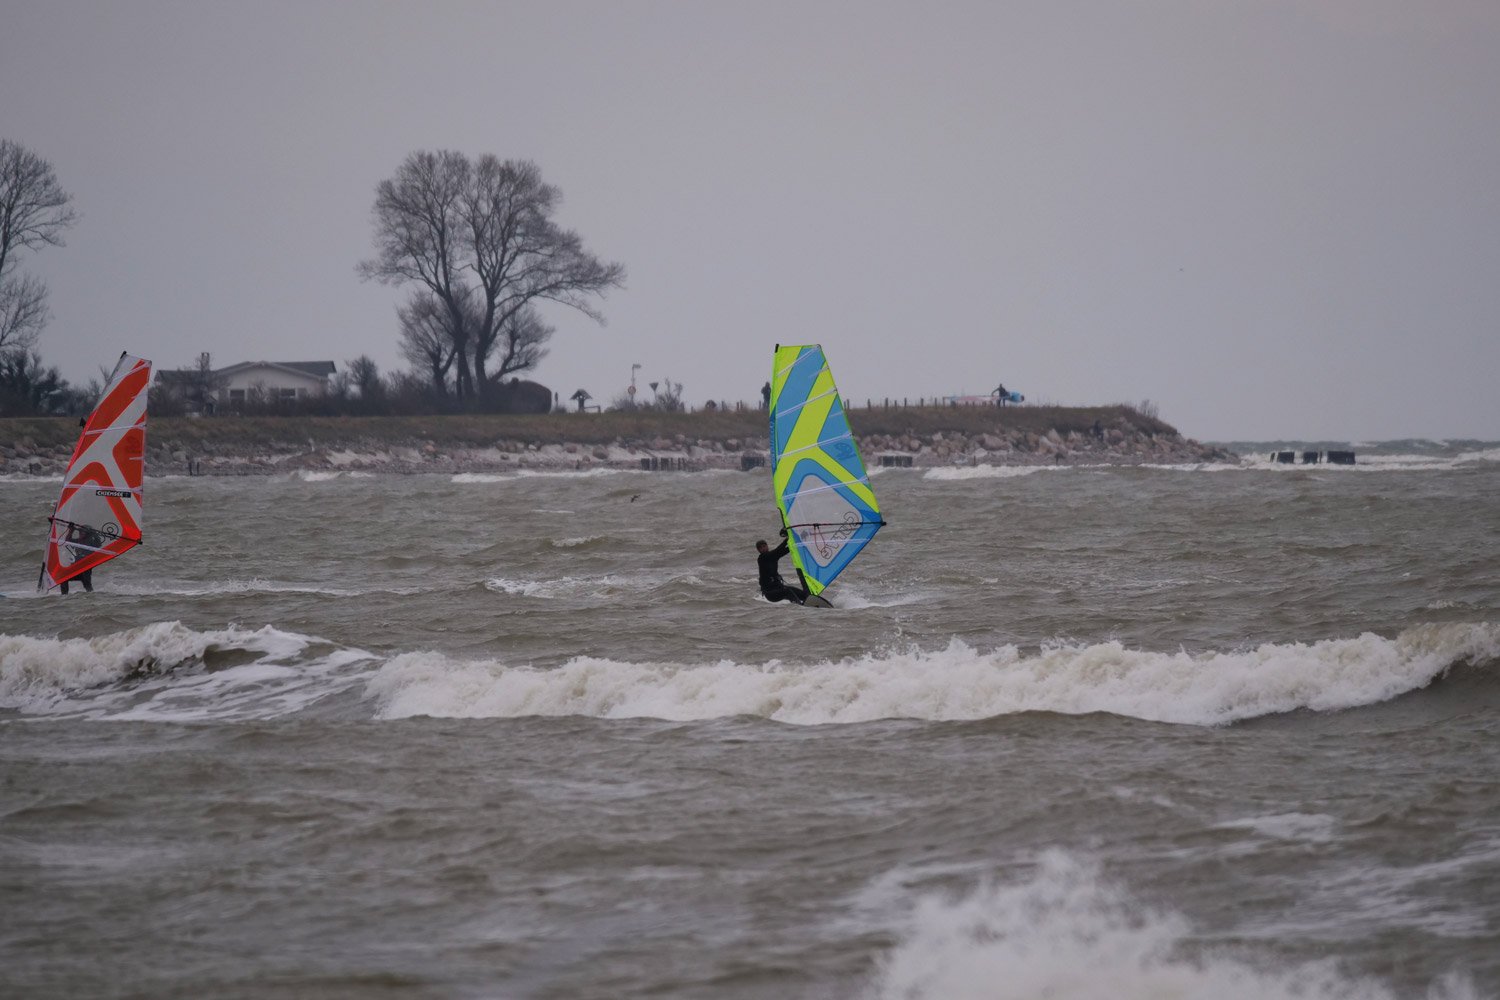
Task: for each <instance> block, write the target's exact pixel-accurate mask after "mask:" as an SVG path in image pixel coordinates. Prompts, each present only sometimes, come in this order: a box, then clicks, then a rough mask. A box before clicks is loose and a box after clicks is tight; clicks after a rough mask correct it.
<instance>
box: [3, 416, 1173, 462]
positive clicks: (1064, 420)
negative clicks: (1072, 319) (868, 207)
mask: <svg viewBox="0 0 1500 1000" xmlns="http://www.w3.org/2000/svg"><path fill="white" fill-rule="evenodd" d="M849 418H850V422H851V423H852V424H853V426H854V431H855V433H856V434H859V435H871V434H916V435H931V434H933V433H937V432H941V433H944V434H947V433H950V432H956V433H964V434H985V433H997V432H1008V431H1013V430H1019V431H1025V432H1029V433H1032V434H1038V435H1041V434H1045V433H1046V432H1047V431H1049V430H1056V431H1057V432H1058V433H1059V434H1062V435H1066V434H1067V433H1068V432H1069V431H1077V432H1079V433H1085V432H1087V431H1088V430H1089V429H1091V428H1092V427H1093V426H1094V422H1095V421H1098V422H1099V423H1100V424H1101V425H1102V426H1103V427H1104V428H1106V429H1111V428H1118V429H1120V430H1122V431H1144V432H1146V433H1148V434H1157V435H1169V436H1172V435H1176V433H1177V432H1176V430H1175V429H1174V428H1172V427H1171V425H1169V424H1167V423H1165V422H1163V421H1161V420H1158V419H1156V418H1154V417H1149V416H1146V415H1145V414H1142V413H1140V412H1139V411H1137V410H1135V409H1134V408H1132V407H1128V406H1084V407H1064V406H1007V407H1004V408H997V407H989V406H984V407H981V406H970V407H946V406H927V407H893V408H891V409H885V408H882V407H879V406H877V407H874V408H871V409H854V410H850V411H849ZM679 435H680V436H682V437H683V438H686V439H689V440H697V441H716V442H724V441H730V440H740V441H746V442H752V441H755V440H757V439H764V438H765V436H766V414H765V411H763V410H744V411H734V410H730V411H722V412H699V413H657V412H652V411H635V412H611V413H582V414H580V413H549V414H543V415H507V414H466V415H457V416H448V415H445V416H421V417H257V416H218V417H206V418H201V419H190V418H187V417H165V418H153V419H152V420H151V421H150V425H149V428H148V432H147V439H148V442H149V444H150V447H151V448H152V449H153V450H155V449H165V450H168V451H178V450H181V451H185V452H189V453H200V452H218V453H249V452H255V451H261V450H268V449H269V450H282V449H285V448H288V447H297V448H308V447H312V448H337V447H340V446H345V445H349V444H352V443H356V442H359V443H375V444H392V445H397V444H409V443H412V442H431V443H432V444H434V445H436V446H437V447H439V448H464V447H480V448H482V447H486V446H488V445H490V444H493V443H494V442H496V441H523V442H527V443H536V444H568V443H576V444H588V445H593V444H609V443H611V442H617V441H627V442H628V441H641V440H651V439H654V438H667V439H675V438H677V437H678V436H679ZM77 437H78V421H77V420H75V419H71V418H66V417H24V418H20V417H18V418H10V419H4V420H0V448H5V449H7V450H8V451H12V452H13V451H15V450H16V449H18V448H23V449H26V450H31V451H36V450H44V449H51V448H57V447H62V446H67V447H69V448H71V447H72V445H73V442H74V441H75V440H76V439H77Z"/></svg>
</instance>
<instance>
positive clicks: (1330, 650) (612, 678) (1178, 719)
mask: <svg viewBox="0 0 1500 1000" xmlns="http://www.w3.org/2000/svg"><path fill="white" fill-rule="evenodd" d="M538 586H539V585H538ZM523 592H524V591H523ZM1497 658H1500V625H1492V624H1487V623H1486V624H1445V625H1423V626H1419V627H1417V628H1414V629H1410V630H1408V631H1406V632H1403V633H1402V634H1401V635H1399V636H1397V637H1396V638H1394V639H1387V638H1382V637H1381V636H1377V635H1373V634H1369V633H1366V634H1365V635H1362V636H1359V637H1357V638H1352V639H1330V640H1325V641H1323V642H1316V643H1312V644H1301V643H1290V644H1267V645H1263V646H1259V647H1257V648H1254V649H1248V650H1243V651H1234V652H1207V653H1188V652H1177V653H1154V652H1146V651H1140V650H1132V649H1127V648H1125V647H1124V646H1122V645H1121V644H1120V643H1118V642H1107V643H1100V644H1097V645H1091V646H1082V645H1057V646H1053V647H1049V648H1045V649H1043V650H1041V651H1040V652H1037V653H1031V654H1023V653H1021V652H1020V651H1018V650H1017V649H1016V648H1015V647H1013V646H1005V647H1002V648H1000V649H997V650H993V651H990V652H982V651H979V650H975V649H971V648H970V647H969V646H967V645H965V644H964V643H963V642H960V641H958V640H954V641H952V642H951V643H950V644H949V645H948V646H947V647H946V648H944V649H940V650H936V651H924V650H921V649H915V648H912V649H906V650H899V651H892V652H883V653H872V654H867V655H865V656H861V657H858V658H851V659H845V660H840V661H837V662H829V661H825V662H822V663H812V664H800V665H799V664H788V663H783V662H780V661H771V662H769V663H765V664H741V663H734V662H729V661H720V662H717V663H699V664H691V663H626V662H620V661H617V660H607V659H597V658H593V657H577V658H575V659H572V660H570V661H568V662H567V663H565V664H563V665H562V666H560V667H557V668H555V669H545V670H544V669H534V668H531V667H527V666H515V665H510V664H506V663H502V662H499V661H493V660H487V661H464V660H455V659H452V658H450V657H448V656H446V655H443V654H441V653H431V652H416V653H407V654H404V655H400V656H397V657H395V658H394V659H392V660H390V661H389V662H387V663H386V664H385V665H384V666H382V667H381V669H380V670H379V671H378V672H377V673H376V675H375V676H374V677H373V678H372V679H371V680H370V682H369V684H368V687H367V692H368V694H369V695H370V696H371V697H372V698H374V699H375V700H376V702H377V712H378V714H380V715H382V716H384V717H387V718H403V717H408V716H417V715H430V716H453V717H519V716H532V715H543V716H562V715H580V716H594V717H598V718H635V717H647V718H659V719H671V720H692V719H714V718H726V717H731V716H739V715H751V716H761V717H763V718H768V719H774V720H777V721H779V722H786V723H792V724H798V725H821V724H830V723H858V722H867V721H871V720H875V719H887V718H910V719H927V720H960V719H983V718H991V717H994V716H999V715H1007V714H1011V713H1016V712H1031V711H1048V712H1060V713H1066V714H1082V713H1089V712H1109V713H1113V714H1116V715H1122V716H1130V717H1133V718H1138V719H1146V720H1150V721H1157V722H1171V723H1180V724H1185V725H1200V726H1211V725H1222V724H1226V723H1231V722H1235V721H1238V720H1242V719H1250V718H1255V717H1258V716H1263V715H1269V714H1275V713H1280V712H1289V711H1292V710H1295V709H1313V710H1317V711H1334V710H1338V709H1345V708H1353V707H1357V706H1360V705H1370V704H1375V703H1378V702H1382V701H1386V700H1388V699H1390V698H1394V697H1396V696H1397V695H1400V694H1403V693H1406V692H1408V691H1412V690H1415V689H1417V688H1421V687H1423V686H1425V685H1426V684H1428V683H1430V682H1431V681H1432V680H1433V679H1435V678H1436V677H1438V676H1439V675H1441V674H1442V673H1443V672H1444V671H1446V670H1447V669H1448V668H1449V667H1451V666H1453V665H1454V664H1455V663H1457V662H1459V661H1463V660H1469V661H1472V662H1476V663H1482V662H1487V661H1492V660H1495V659H1497Z"/></svg>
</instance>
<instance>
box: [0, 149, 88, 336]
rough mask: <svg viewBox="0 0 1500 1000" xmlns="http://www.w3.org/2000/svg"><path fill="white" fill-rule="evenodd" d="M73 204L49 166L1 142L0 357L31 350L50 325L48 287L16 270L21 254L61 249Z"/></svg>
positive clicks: (71, 220)
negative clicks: (42, 249) (48, 318)
mask: <svg viewBox="0 0 1500 1000" xmlns="http://www.w3.org/2000/svg"><path fill="white" fill-rule="evenodd" d="M71 200H72V196H71V195H69V194H68V193H67V192H66V191H64V190H63V189H62V186H61V185H59V184H58V182H57V175H56V174H55V173H53V171H52V165H51V164H50V163H48V162H47V161H46V160H44V159H42V158H41V157H40V156H37V155H36V154H35V153H33V152H31V151H30V150H28V149H26V148H25V147H24V146H22V145H20V144H19V143H16V142H12V141H11V140H9V139H0V353H7V352H12V351H25V350H27V349H29V348H30V347H31V345H32V344H34V343H35V342H36V338H37V335H38V334H40V333H41V332H42V327H44V326H46V325H47V286H46V285H45V284H43V283H42V281H41V280H40V279H38V278H34V277H31V276H29V275H24V274H17V273H16V269H17V266H18V265H19V264H20V260H21V254H22V252H23V251H26V250H32V251H35V250H39V249H41V248H42V247H44V246H62V243H63V241H62V234H63V231H64V230H65V229H67V228H68V227H69V226H71V225H73V223H74V222H76V221H77V219H78V216H77V213H75V212H74V211H73V210H72V209H71V208H69V207H68V202H70V201H71Z"/></svg>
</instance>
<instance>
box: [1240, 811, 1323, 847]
mask: <svg viewBox="0 0 1500 1000" xmlns="http://www.w3.org/2000/svg"><path fill="white" fill-rule="evenodd" d="M1337 824H1338V821H1337V820H1335V819H1334V818H1333V817H1332V816H1329V815H1327V814H1325V813H1296V812H1294V813H1278V814H1276V815H1274V816H1247V817H1245V818H1244V819H1233V820H1229V821H1228V822H1225V823H1220V824H1219V828H1220V829H1223V830H1249V831H1251V832H1252V833H1256V834H1259V835H1260V836H1262V837H1269V838H1271V839H1273V840H1305V841H1309V842H1311V843H1319V844H1322V843H1327V842H1328V841H1330V840H1332V839H1333V838H1334V835H1335V833H1337V829H1336V827H1337Z"/></svg>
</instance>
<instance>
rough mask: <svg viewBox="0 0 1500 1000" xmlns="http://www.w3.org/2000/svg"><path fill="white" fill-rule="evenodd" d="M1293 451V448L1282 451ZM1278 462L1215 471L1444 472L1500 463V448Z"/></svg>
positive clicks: (1263, 459)
mask: <svg viewBox="0 0 1500 1000" xmlns="http://www.w3.org/2000/svg"><path fill="white" fill-rule="evenodd" d="M1283 450H1290V449H1283ZM1297 457H1298V459H1299V461H1297V462H1295V463H1293V462H1277V461H1274V460H1273V459H1272V458H1271V456H1270V455H1269V454H1260V453H1256V454H1253V455H1247V456H1245V457H1244V458H1243V460H1242V462H1241V464H1240V465H1237V466H1215V467H1214V469H1215V470H1218V469H1237V470H1240V471H1255V472H1314V471H1316V472H1332V473H1340V474H1345V473H1377V472H1441V471H1445V470H1450V469H1456V468H1460V467H1465V466H1472V465H1476V464H1482V463H1487V462H1500V448H1490V449H1486V450H1481V451H1465V452H1461V453H1459V454H1457V455H1446V456H1445V455H1421V454H1415V453H1403V454H1381V453H1378V452H1376V453H1370V452H1358V453H1357V454H1356V455H1355V464H1353V465H1334V464H1331V463H1327V462H1320V463H1317V464H1314V465H1304V464H1302V462H1301V461H1300V459H1301V452H1300V451H1299V452H1298V454H1297Z"/></svg>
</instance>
